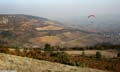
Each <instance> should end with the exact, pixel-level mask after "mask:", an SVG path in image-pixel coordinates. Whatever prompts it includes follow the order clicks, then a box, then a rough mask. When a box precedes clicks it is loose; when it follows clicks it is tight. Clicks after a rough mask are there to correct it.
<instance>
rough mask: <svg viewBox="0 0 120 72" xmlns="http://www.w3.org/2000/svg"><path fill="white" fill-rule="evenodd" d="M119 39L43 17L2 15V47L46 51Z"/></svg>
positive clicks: (113, 41) (112, 41)
mask: <svg viewBox="0 0 120 72" xmlns="http://www.w3.org/2000/svg"><path fill="white" fill-rule="evenodd" d="M113 36H114V35H113ZM117 38H119V37H117ZM117 38H114V37H112V38H111V37H110V36H108V35H106V36H105V35H104V34H97V33H94V32H89V31H84V30H80V29H76V28H74V27H70V26H66V25H65V24H62V23H60V22H57V21H53V20H49V19H46V18H42V17H36V16H30V15H23V14H8V15H0V45H5V46H12V47H43V45H44V44H46V43H49V44H51V45H53V46H62V47H80V46H90V45H94V44H96V43H101V42H111V43H119V42H120V41H119V39H117Z"/></svg>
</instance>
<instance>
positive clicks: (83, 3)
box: [0, 0, 120, 20]
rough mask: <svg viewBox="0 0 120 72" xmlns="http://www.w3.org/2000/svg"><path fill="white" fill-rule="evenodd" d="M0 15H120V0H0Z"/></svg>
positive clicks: (48, 16)
mask: <svg viewBox="0 0 120 72" xmlns="http://www.w3.org/2000/svg"><path fill="white" fill-rule="evenodd" d="M0 14H29V15H36V16H41V17H47V18H51V19H60V20H69V19H71V18H75V17H76V18H77V17H86V16H88V15H89V14H95V15H120V0H0Z"/></svg>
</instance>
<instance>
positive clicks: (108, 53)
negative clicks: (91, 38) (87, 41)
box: [65, 50, 117, 58]
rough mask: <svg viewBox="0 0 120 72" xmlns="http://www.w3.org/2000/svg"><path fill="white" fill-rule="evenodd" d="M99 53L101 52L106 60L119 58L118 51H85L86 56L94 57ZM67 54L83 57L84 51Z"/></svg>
mask: <svg viewBox="0 0 120 72" xmlns="http://www.w3.org/2000/svg"><path fill="white" fill-rule="evenodd" d="M97 51H99V52H101V54H102V56H104V57H106V58H113V57H117V51H116V50H85V51H84V53H85V55H86V56H93V55H95V54H96V52H97ZM65 52H66V53H68V54H70V55H81V54H82V53H83V51H65Z"/></svg>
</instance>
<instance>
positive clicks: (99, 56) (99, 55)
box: [96, 51, 102, 59]
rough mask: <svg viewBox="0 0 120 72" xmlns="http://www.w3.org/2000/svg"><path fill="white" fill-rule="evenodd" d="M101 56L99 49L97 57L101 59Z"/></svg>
mask: <svg viewBox="0 0 120 72" xmlns="http://www.w3.org/2000/svg"><path fill="white" fill-rule="evenodd" d="M101 57H102V55H101V53H100V52H99V51H97V52H96V58H97V59H101Z"/></svg>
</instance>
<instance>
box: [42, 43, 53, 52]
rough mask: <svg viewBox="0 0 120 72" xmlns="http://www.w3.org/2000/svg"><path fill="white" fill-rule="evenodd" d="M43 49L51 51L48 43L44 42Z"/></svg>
mask: <svg viewBox="0 0 120 72" xmlns="http://www.w3.org/2000/svg"><path fill="white" fill-rule="evenodd" d="M44 51H52V47H51V46H50V44H45V46H44Z"/></svg>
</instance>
